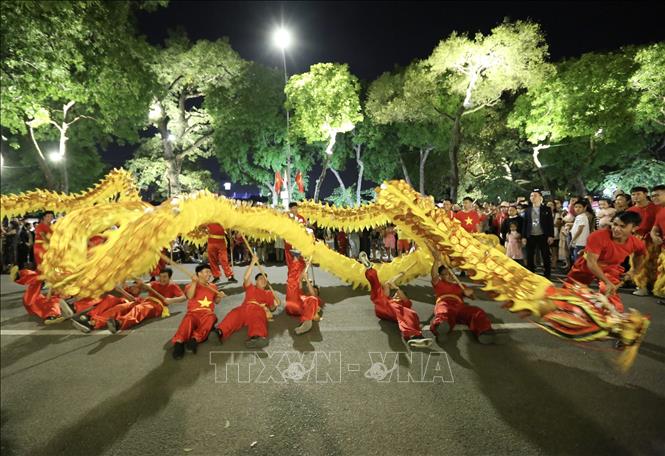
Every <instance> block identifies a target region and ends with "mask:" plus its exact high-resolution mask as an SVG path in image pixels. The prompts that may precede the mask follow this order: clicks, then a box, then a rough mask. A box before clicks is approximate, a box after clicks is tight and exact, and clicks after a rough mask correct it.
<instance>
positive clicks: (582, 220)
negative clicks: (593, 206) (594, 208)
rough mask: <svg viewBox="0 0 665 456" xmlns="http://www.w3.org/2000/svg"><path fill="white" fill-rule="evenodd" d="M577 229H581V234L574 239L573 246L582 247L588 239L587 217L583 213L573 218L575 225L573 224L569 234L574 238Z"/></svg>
mask: <svg viewBox="0 0 665 456" xmlns="http://www.w3.org/2000/svg"><path fill="white" fill-rule="evenodd" d="M579 227H582V234H580V235H579V236H577V239H575V246H576V247H584V246H585V245H586V240H587V238H588V237H589V217H587V215H586V214H585V213H584V212H583V213H581V214H580V215H578V216H576V217H575V223H573V228H572V229H571V230H570V233H571V234H572V235H573V236H575V233H577V230H578V229H579Z"/></svg>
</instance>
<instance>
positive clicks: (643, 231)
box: [626, 202, 659, 243]
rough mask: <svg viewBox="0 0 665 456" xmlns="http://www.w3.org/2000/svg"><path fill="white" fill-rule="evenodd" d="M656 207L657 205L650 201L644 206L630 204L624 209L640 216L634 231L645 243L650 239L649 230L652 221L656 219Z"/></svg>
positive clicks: (652, 223)
mask: <svg viewBox="0 0 665 456" xmlns="http://www.w3.org/2000/svg"><path fill="white" fill-rule="evenodd" d="M658 209H659V207H658V206H656V205H655V204H653V203H652V202H649V204H648V205H646V206H644V207H639V206H631V207H629V208H628V209H626V211H628V212H635V213H637V214H640V217H642V221H641V222H640V226H638V227H637V229H636V230H635V233H636V234H637V236H639V237H640V238H642V239H645V240H646V241H647V243H649V242H650V239H651V238H650V237H649V232H650V231H651V228H652V227H653V225H654V222H655V220H656V215H657V214H658Z"/></svg>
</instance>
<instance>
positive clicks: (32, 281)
mask: <svg viewBox="0 0 665 456" xmlns="http://www.w3.org/2000/svg"><path fill="white" fill-rule="evenodd" d="M16 283H18V284H20V285H25V286H26V289H25V292H24V293H23V306H24V307H25V310H26V311H27V312H28V313H29V314H30V315H36V316H37V317H39V318H41V319H42V320H45V319H47V318H49V317H59V316H60V297H59V296H57V295H53V296H51V297H50V298H47V297H46V296H44V295H43V294H42V293H41V290H42V282H41V280H39V279H38V274H37V273H36V272H35V271H31V270H29V269H22V270H20V271H19V278H18V279H17V280H16Z"/></svg>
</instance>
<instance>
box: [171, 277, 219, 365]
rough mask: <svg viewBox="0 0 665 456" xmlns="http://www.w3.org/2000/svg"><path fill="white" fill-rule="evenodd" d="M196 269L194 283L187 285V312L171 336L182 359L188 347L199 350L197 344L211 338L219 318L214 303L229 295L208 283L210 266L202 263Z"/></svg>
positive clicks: (178, 356)
mask: <svg viewBox="0 0 665 456" xmlns="http://www.w3.org/2000/svg"><path fill="white" fill-rule="evenodd" d="M195 271H196V275H194V276H192V282H191V283H190V284H188V285H187V286H186V287H185V295H186V296H187V299H188V301H187V313H186V314H185V316H184V317H183V319H182V321H181V322H180V326H178V331H176V333H175V335H174V336H173V338H172V339H171V342H173V358H174V359H180V358H182V357H183V356H184V355H185V347H187V349H188V350H190V351H191V352H192V353H196V349H197V346H198V344H200V343H201V342H205V341H206V340H207V339H208V335H209V334H210V330H211V329H212V327H213V326H214V325H215V322H216V321H217V316H216V315H215V304H218V303H219V302H220V301H221V300H222V297H223V296H226V295H225V294H224V292H222V291H218V290H217V289H216V288H215V287H214V286H213V285H210V284H209V281H210V276H211V273H210V266H208V265H207V264H200V265H198V266H197V267H196V270H195Z"/></svg>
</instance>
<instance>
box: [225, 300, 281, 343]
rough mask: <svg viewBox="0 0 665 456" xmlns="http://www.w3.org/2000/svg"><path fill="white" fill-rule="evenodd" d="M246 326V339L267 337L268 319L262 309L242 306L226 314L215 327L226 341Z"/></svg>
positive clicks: (248, 305)
mask: <svg viewBox="0 0 665 456" xmlns="http://www.w3.org/2000/svg"><path fill="white" fill-rule="evenodd" d="M244 326H247V337H255V336H258V337H268V317H267V316H266V311H265V310H264V309H263V307H261V306H258V305H256V304H251V303H250V304H242V305H240V306H238V307H236V308H235V309H233V310H232V311H231V312H229V313H228V314H226V316H225V317H224V318H223V319H222V321H221V322H220V323H219V325H217V327H218V328H219V329H220V330H221V331H222V333H223V334H224V339H228V338H229V337H230V336H231V334H233V333H234V332H236V331H239V330H240V329H242V327H244Z"/></svg>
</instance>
